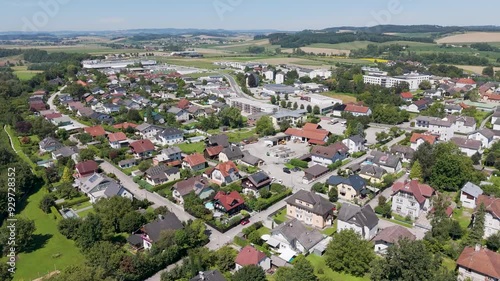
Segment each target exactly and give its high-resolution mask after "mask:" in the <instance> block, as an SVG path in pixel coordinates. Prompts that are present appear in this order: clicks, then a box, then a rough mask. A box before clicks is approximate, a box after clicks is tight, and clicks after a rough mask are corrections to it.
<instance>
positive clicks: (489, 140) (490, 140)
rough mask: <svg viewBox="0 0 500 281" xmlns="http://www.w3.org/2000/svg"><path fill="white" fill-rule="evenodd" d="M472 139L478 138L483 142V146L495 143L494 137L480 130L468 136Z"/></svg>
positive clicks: (487, 146)
mask: <svg viewBox="0 0 500 281" xmlns="http://www.w3.org/2000/svg"><path fill="white" fill-rule="evenodd" d="M467 138H468V139H470V140H477V141H480V142H481V147H482V148H490V147H491V145H492V144H493V138H488V137H486V136H484V135H483V134H481V133H480V132H475V133H473V134H471V135H469V136H468V137H467Z"/></svg>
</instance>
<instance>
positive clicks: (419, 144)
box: [410, 139, 425, 151]
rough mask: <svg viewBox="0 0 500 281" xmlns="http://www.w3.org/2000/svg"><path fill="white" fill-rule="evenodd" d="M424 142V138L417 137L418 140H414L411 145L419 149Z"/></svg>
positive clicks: (414, 148)
mask: <svg viewBox="0 0 500 281" xmlns="http://www.w3.org/2000/svg"><path fill="white" fill-rule="evenodd" d="M424 143H425V140H424V139H417V141H416V142H412V143H411V145H410V147H411V149H413V150H415V151H417V149H418V148H419V147H420V146H421V145H422V144H424Z"/></svg>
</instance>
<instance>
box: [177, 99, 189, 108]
mask: <svg viewBox="0 0 500 281" xmlns="http://www.w3.org/2000/svg"><path fill="white" fill-rule="evenodd" d="M190 104H191V103H190V102H189V101H188V100H187V99H182V100H180V101H179V102H178V103H177V107H178V108H180V109H187V108H188V107H189V105H190Z"/></svg>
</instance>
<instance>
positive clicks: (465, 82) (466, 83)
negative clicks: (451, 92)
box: [455, 78, 477, 88]
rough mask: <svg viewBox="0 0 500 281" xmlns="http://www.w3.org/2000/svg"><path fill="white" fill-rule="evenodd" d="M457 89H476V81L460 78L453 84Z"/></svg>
mask: <svg viewBox="0 0 500 281" xmlns="http://www.w3.org/2000/svg"><path fill="white" fill-rule="evenodd" d="M455 86H456V87H457V88H463V87H466V86H472V87H473V88H476V87H477V83H476V81H474V80H472V79H470V78H460V79H458V80H457V83H456V84H455Z"/></svg>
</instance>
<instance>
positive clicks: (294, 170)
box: [292, 167, 301, 172]
mask: <svg viewBox="0 0 500 281" xmlns="http://www.w3.org/2000/svg"><path fill="white" fill-rule="evenodd" d="M300 171H301V169H300V168H299V167H295V168H293V169H292V172H300Z"/></svg>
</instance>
